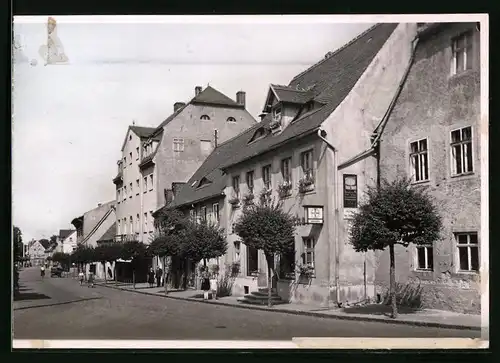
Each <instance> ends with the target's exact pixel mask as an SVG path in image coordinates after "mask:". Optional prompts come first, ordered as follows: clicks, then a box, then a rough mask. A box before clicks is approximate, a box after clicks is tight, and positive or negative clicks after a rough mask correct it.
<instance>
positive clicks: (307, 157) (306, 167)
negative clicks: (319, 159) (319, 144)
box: [300, 150, 314, 179]
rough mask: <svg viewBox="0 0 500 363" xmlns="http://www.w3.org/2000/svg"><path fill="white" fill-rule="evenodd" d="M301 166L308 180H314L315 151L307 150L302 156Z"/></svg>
mask: <svg viewBox="0 0 500 363" xmlns="http://www.w3.org/2000/svg"><path fill="white" fill-rule="evenodd" d="M300 166H301V167H302V173H303V174H304V177H306V178H311V179H313V178H314V175H313V151H312V150H307V151H304V152H303V153H301V154H300Z"/></svg>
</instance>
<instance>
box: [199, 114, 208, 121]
mask: <svg viewBox="0 0 500 363" xmlns="http://www.w3.org/2000/svg"><path fill="white" fill-rule="evenodd" d="M200 120H204V121H208V120H210V117H208V115H202V116H201V117H200Z"/></svg>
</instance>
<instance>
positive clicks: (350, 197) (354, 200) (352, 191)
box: [344, 174, 358, 208]
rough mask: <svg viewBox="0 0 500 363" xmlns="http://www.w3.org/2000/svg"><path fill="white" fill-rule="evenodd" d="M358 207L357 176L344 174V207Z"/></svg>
mask: <svg viewBox="0 0 500 363" xmlns="http://www.w3.org/2000/svg"><path fill="white" fill-rule="evenodd" d="M357 207H358V176H357V175H354V174H344V208H357Z"/></svg>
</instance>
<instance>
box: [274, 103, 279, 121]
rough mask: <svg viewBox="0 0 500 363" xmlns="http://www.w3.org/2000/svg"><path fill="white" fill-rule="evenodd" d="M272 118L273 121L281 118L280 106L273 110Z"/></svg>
mask: <svg viewBox="0 0 500 363" xmlns="http://www.w3.org/2000/svg"><path fill="white" fill-rule="evenodd" d="M273 120H274V121H280V120H281V106H278V107H276V108H275V109H274V110H273Z"/></svg>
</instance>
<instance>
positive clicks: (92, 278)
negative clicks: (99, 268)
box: [87, 271, 94, 287]
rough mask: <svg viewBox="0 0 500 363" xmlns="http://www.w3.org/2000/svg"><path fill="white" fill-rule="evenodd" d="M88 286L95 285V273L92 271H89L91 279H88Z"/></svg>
mask: <svg viewBox="0 0 500 363" xmlns="http://www.w3.org/2000/svg"><path fill="white" fill-rule="evenodd" d="M88 282H89V283H88V285H87V286H88V287H94V273H93V272H92V271H91V272H89V281H88Z"/></svg>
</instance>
